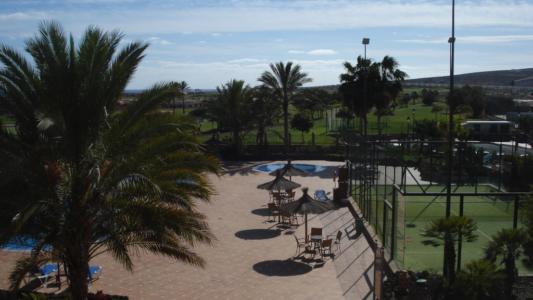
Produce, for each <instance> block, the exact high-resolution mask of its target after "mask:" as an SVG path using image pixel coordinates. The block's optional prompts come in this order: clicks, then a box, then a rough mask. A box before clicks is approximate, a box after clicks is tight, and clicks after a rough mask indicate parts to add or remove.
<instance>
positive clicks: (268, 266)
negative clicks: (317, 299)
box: [253, 259, 313, 276]
mask: <svg viewBox="0 0 533 300" xmlns="http://www.w3.org/2000/svg"><path fill="white" fill-rule="evenodd" d="M253 268H254V271H256V272H257V273H259V274H263V275H266V276H297V275H303V274H306V273H309V272H311V271H312V270H313V267H311V266H309V265H308V264H304V263H301V262H296V261H294V260H291V259H287V260H267V261H262V262H259V263H256V264H255V265H254V266H253Z"/></svg>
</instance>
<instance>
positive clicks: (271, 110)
mask: <svg viewBox="0 0 533 300" xmlns="http://www.w3.org/2000/svg"><path fill="white" fill-rule="evenodd" d="M251 110H252V112H251V114H252V116H253V123H254V124H255V125H256V126H257V137H256V141H258V143H259V145H262V144H263V137H264V136H265V131H266V128H267V126H272V125H274V122H275V121H276V120H279V119H280V118H281V102H279V101H278V98H277V97H276V96H275V95H274V94H273V93H272V90H271V89H269V88H267V87H265V86H260V87H258V88H256V89H254V91H253V102H252V107H251Z"/></svg>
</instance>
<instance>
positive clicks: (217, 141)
mask: <svg viewBox="0 0 533 300" xmlns="http://www.w3.org/2000/svg"><path fill="white" fill-rule="evenodd" d="M225 144H226V143H225V142H222V141H219V140H217V139H216V138H215V134H213V136H212V137H211V138H210V139H209V140H207V141H205V142H204V145H225Z"/></svg>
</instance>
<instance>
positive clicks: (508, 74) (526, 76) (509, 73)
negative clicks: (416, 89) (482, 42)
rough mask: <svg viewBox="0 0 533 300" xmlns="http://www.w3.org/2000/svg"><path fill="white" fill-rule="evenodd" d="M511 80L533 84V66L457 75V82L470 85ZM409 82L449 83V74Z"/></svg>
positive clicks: (528, 84) (502, 82)
mask: <svg viewBox="0 0 533 300" xmlns="http://www.w3.org/2000/svg"><path fill="white" fill-rule="evenodd" d="M511 80H514V81H515V86H516V87H518V86H533V68H527V69H514V70H501V71H488V72H476V73H467V74H459V75H455V83H456V84H470V85H499V86H508V85H509V82H510V81H511ZM406 82H407V83H437V84H448V83H449V82H450V77H449V76H440V77H428V78H418V79H410V80H406Z"/></svg>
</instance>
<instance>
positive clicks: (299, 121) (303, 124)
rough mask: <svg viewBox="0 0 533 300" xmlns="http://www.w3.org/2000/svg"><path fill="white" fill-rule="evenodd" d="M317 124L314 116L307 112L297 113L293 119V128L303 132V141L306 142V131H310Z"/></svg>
mask: <svg viewBox="0 0 533 300" xmlns="http://www.w3.org/2000/svg"><path fill="white" fill-rule="evenodd" d="M314 126H315V122H314V121H313V118H311V116H310V115H309V114H307V113H297V114H295V115H294V116H293V117H292V119H291V128H292V129H296V130H298V131H301V132H302V141H303V142H304V143H305V139H304V132H305V133H309V130H311V128H313V127H314Z"/></svg>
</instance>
